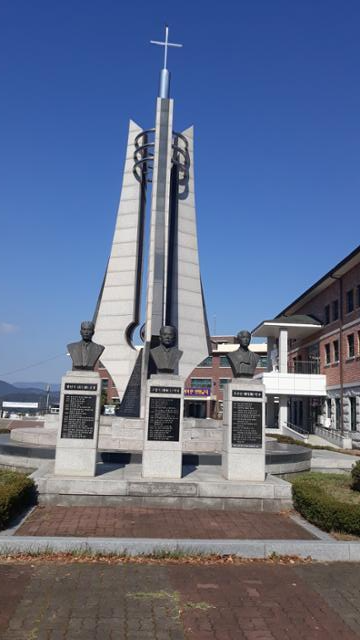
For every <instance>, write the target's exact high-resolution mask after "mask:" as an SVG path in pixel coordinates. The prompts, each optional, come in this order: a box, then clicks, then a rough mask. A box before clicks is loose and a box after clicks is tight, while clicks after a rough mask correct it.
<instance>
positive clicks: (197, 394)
mask: <svg viewBox="0 0 360 640" xmlns="http://www.w3.org/2000/svg"><path fill="white" fill-rule="evenodd" d="M184 396H188V397H192V398H206V397H209V396H211V389H209V388H208V389H193V388H188V389H184Z"/></svg>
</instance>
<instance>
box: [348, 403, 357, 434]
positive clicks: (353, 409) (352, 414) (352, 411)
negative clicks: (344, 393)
mask: <svg viewBox="0 0 360 640" xmlns="http://www.w3.org/2000/svg"><path fill="white" fill-rule="evenodd" d="M349 400H350V429H351V431H356V398H355V396H350V398H349Z"/></svg>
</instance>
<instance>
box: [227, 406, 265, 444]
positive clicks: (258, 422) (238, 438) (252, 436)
mask: <svg viewBox="0 0 360 640" xmlns="http://www.w3.org/2000/svg"><path fill="white" fill-rule="evenodd" d="M262 411H263V409H262V402H251V401H249V400H248V401H245V402H240V401H233V402H232V420H231V446H232V447H239V448H240V447H242V448H248V449H250V448H255V449H256V448H261V447H262Z"/></svg>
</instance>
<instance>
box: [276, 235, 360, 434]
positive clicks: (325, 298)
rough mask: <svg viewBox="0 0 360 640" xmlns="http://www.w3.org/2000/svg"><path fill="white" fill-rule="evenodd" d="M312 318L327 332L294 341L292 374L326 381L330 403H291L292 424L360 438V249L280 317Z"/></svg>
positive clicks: (312, 334)
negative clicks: (313, 375) (316, 376)
mask: <svg viewBox="0 0 360 640" xmlns="http://www.w3.org/2000/svg"><path fill="white" fill-rule="evenodd" d="M294 315H308V316H311V317H313V318H315V319H316V320H318V321H320V323H321V328H320V329H319V330H316V331H314V332H313V333H311V334H310V335H307V336H306V337H300V338H294V339H291V340H290V341H289V350H288V360H289V369H292V370H294V371H297V372H298V373H301V372H302V371H303V372H304V373H306V372H307V371H309V372H311V371H312V372H313V373H319V374H323V375H325V376H326V392H327V397H326V399H325V400H324V399H315V401H314V400H313V401H310V400H309V399H299V398H290V402H289V412H290V422H292V423H294V424H295V425H298V426H300V427H303V428H304V429H305V430H310V431H313V430H314V429H315V427H316V425H320V424H322V425H323V426H324V427H326V428H327V429H336V430H338V431H339V432H341V433H343V432H345V433H346V434H347V435H348V436H351V437H352V438H353V439H354V440H355V439H357V437H358V436H357V435H356V434H357V433H360V246H359V247H357V248H356V249H355V250H354V251H353V252H352V253H350V255H348V256H347V257H346V258H344V260H342V261H341V262H340V263H339V264H337V265H336V266H335V267H333V269H331V270H330V271H329V272H328V273H326V274H325V275H324V276H323V277H322V278H320V280H318V281H317V282H315V283H314V284H313V285H312V286H311V287H310V288H309V289H307V290H306V291H305V292H304V293H303V294H302V295H300V296H299V297H298V298H297V299H296V300H295V301H294V302H292V303H291V304H289V305H288V306H287V307H286V308H285V309H283V310H282V311H281V313H280V314H279V316H278V317H280V316H288V317H291V316H294Z"/></svg>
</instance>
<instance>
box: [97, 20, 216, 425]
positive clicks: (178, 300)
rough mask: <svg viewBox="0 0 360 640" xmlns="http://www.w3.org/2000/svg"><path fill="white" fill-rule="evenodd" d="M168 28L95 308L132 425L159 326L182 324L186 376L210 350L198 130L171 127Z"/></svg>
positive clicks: (133, 136) (130, 151)
mask: <svg viewBox="0 0 360 640" xmlns="http://www.w3.org/2000/svg"><path fill="white" fill-rule="evenodd" d="M168 32H169V30H168V27H166V28H165V40H164V42H158V41H152V42H153V44H155V45H160V46H163V47H164V65H163V69H162V70H161V74H160V89H159V97H158V98H157V103H156V118H155V127H154V128H151V129H146V130H144V129H142V128H141V127H140V126H139V125H137V124H136V123H135V122H133V121H130V125H129V133H128V142H127V151H126V161H125V168H124V174H123V182H122V191H121V197H120V204H119V210H118V215H117V219H116V225H115V233H114V238H113V243H112V248H111V253H110V258H109V262H108V265H107V269H106V273H105V278H104V282H103V286H102V289H101V292H100V295H99V299H98V303H97V307H96V311H95V315H94V322H95V327H96V332H95V337H96V340H97V341H98V342H100V343H101V344H103V345H104V346H105V347H106V350H105V352H104V355H103V356H102V358H101V363H102V365H103V367H105V368H106V370H107V372H108V375H109V377H110V378H111V380H112V382H113V384H114V386H115V387H116V390H117V395H118V397H119V399H120V410H119V415H120V416H121V417H123V418H128V419H132V418H133V419H135V420H134V424H135V423H136V419H139V418H140V419H142V420H144V419H145V405H146V399H145V396H146V389H147V380H148V379H149V376H150V375H151V373H152V371H153V358H150V351H152V353H153V354H154V355H155V357H156V351H155V350H156V348H157V347H158V346H159V344H160V329H161V327H164V326H169V325H171V326H173V327H176V329H177V341H178V348H179V350H180V351H181V352H182V357H181V359H180V360H178V370H177V371H176V373H177V374H178V375H179V376H180V377H181V378H183V379H185V378H186V377H187V376H188V375H189V374H190V373H191V371H192V370H193V369H194V367H195V366H196V365H197V364H198V363H199V362H201V360H203V359H204V358H205V357H206V356H207V355H208V354H209V334H208V326H207V320H206V311H205V305H204V299H203V291H202V284H201V277H200V269H199V257H198V245H197V231H196V211H195V193H194V189H195V187H194V152H193V135H194V134H193V128H192V127H190V128H188V129H186V130H185V131H182V132H176V131H174V127H173V112H174V100H173V99H172V98H170V72H169V70H168V68H167V57H168V48H169V47H180V46H182V45H178V44H175V43H172V42H169V37H168ZM150 187H152V190H151V197H150V194H149V189H150ZM147 201H150V202H149V211H148V212H147ZM147 215H148V216H149V225H147V224H146V220H147ZM147 226H149V228H150V238H149V242H148V243H147V238H145V228H147ZM147 244H148V260H147V265H144V259H143V256H144V254H145V247H146V246H147ZM145 267H146V269H145ZM144 271H146V276H147V287H146V300H145V301H144V304H143V305H142V304H141V302H142V301H141V292H142V279H143V275H144ZM142 307H143V308H144V312H143V309H142ZM140 327H142V329H141V331H140V334H141V335H142V336H143V339H144V344H143V347H142V348H141V349H140V350H139V348H136V345H135V341H136V340H135V338H136V330H139V328H140ZM171 367H172V365H171V363H170V365H169V369H171ZM127 424H129V420H128V421H127ZM136 424H137V423H136Z"/></svg>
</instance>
